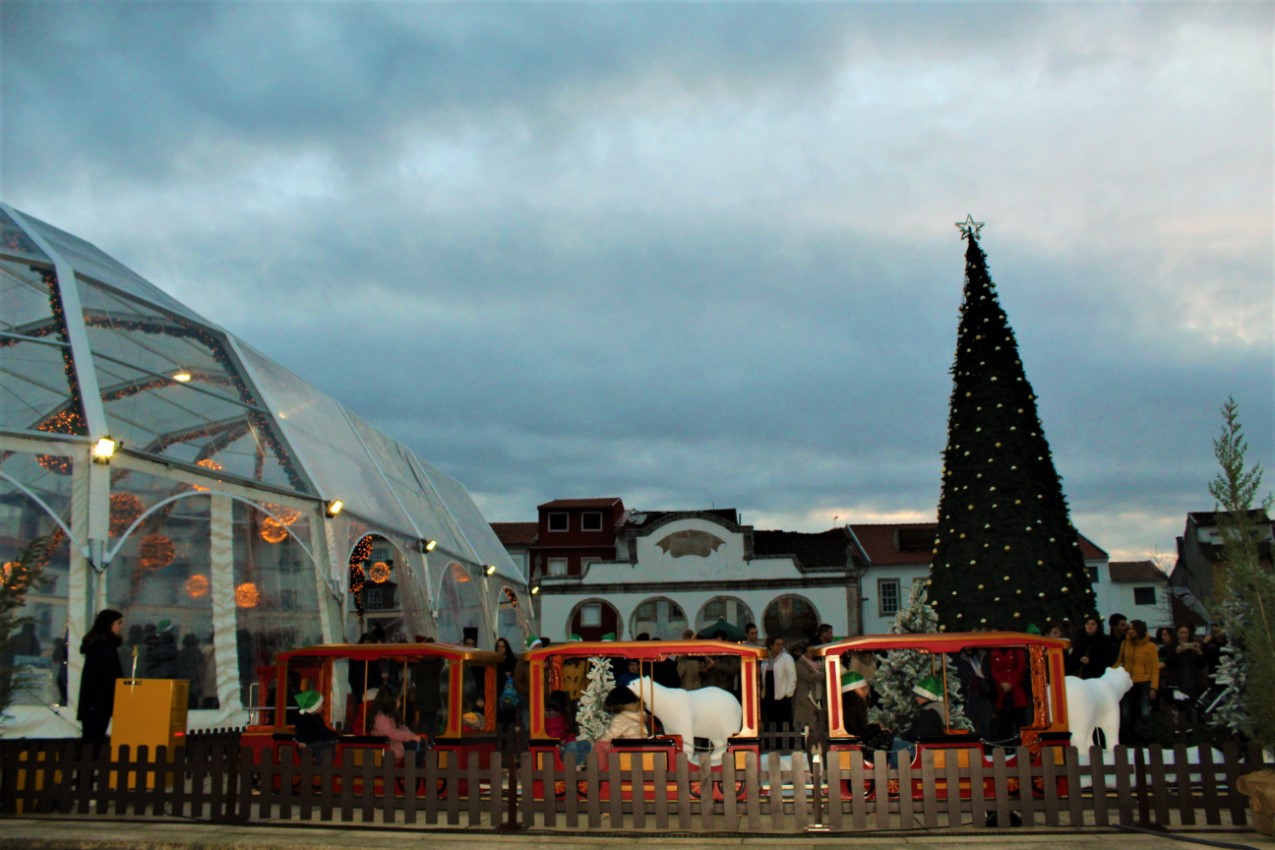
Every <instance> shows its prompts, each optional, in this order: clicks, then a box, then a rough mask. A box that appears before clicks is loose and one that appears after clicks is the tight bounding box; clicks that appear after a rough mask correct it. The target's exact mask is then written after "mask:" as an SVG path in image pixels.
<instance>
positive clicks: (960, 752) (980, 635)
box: [815, 632, 1071, 798]
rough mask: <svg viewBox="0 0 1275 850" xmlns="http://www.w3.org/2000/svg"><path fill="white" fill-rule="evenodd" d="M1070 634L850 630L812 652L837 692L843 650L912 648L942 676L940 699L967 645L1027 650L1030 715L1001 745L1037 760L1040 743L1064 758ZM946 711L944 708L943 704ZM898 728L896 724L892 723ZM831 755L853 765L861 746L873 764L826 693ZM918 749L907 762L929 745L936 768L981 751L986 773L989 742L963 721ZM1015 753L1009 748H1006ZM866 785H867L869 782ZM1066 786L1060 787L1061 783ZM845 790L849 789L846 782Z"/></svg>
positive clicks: (965, 787) (868, 762) (965, 793)
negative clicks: (955, 659)
mask: <svg viewBox="0 0 1275 850" xmlns="http://www.w3.org/2000/svg"><path fill="white" fill-rule="evenodd" d="M1068 646H1069V641H1067V640H1065V639H1062V638H1048V637H1041V636H1039V635H1030V634H1020V633H1017V632H944V633H938V634H898V635H893V634H890V635H863V636H861V637H855V638H848V639H846V640H841V641H836V642H834V643H829V644H824V645H822V646H819V647H816V649H815V654H816V655H818V656H821V657H822V658H823V659H824V672H825V676H826V680H825V681H826V687H827V693H829V694H840V693H841V687H840V683H841V674H842V672H843V669H844V668H843V663H844V661H843V658H844V657H845V656H846V655H847V654H848V653H852V652H867V653H872V654H874V655H879V654H881V653H889V652H898V651H904V650H911V651H914V652H921V653H924V654H925V655H928V656H929V657H930V672H931V674H933V675H937V676H940V677H942V679H943V682H944V688H943V690H944V701H945V702H946V701H947V698H948V697H947V695H948V694H949V693H950V692H951V691H950V688H949V687H948V682H949V681H950V680H954V679H955V676H956V674H955V671H954V669H953V662H952V660H951V658H952V657H954V656H955V655H956V654H957V653H959V652H960V651H961V650H962V649H964V648H967V647H969V648H974V649H987V650H992V649H1005V648H1013V649H1019V650H1022V651H1023V652H1024V653H1025V654H1026V656H1027V665H1028V667H1027V670H1028V673H1027V684H1028V686H1029V690H1030V702H1029V705H1030V709H1031V715H1030V719H1029V720H1028V722H1027V724H1026V725H1024V726H1022V727H1021V728H1020V729H1019V730H1018V735H1017V740H1015V741H1012V742H1002V743H1003V744H1004V745H1006V746H1017V745H1020V744H1021V745H1022V746H1024V747H1027V748H1028V751H1029V754H1030V757H1031V759H1032V763H1033V764H1039V761H1040V754H1041V751H1042V749H1043V748H1046V747H1049V748H1053V750H1054V753H1053V755H1054V760H1055V763H1057V764H1061V763H1062V761H1063V755H1064V753H1063V751H1064V749H1065V748H1066V747H1068V746H1070V743H1071V732H1070V730H1069V728H1068V725H1067V694H1066V690H1065V688H1066V686H1065V685H1064V682H1063V679H1064V672H1063V652H1064V651H1065V650H1066V649H1067V647H1068ZM944 714H945V716H946V715H947V712H946V711H945V712H944ZM895 731H896V732H897V731H899V730H897V729H896V730H895ZM828 739H829V740H828V760H829V763H833V762H834V761H835V763H836V764H838V765H839V766H840V767H841V768H842V769H844V770H846V771H848V770H849V769H850V754H851V753H852V752H854V751H862V752H863V757H864V759H865V764H864V767H865V769H866V770H867V771H868V772H869V775H870V772H871V770H872V753H871V752H868V751H866V750H863V741H861V740H860V739H859V738H856V737H854V736H853V735H852V734H850V733H849V732H847V731H846V729H845V721H844V718H843V717H842V716H841V700H840V699H837V698H832V699H829V700H828ZM916 744H917V746H916V751H915V754H914V756H913V760H912V767H914V768H916V769H917V770H919V769H920V767H921V763H922V762H921V759H922V755H923V754H924V753H925V752H931V753H933V758H934V766H935V768H936V770H939V771H942V770H943V769H944V768H945V767H946V765H947V760H948V759H950V758H954V759H956V760H957V764H958V765H959V766H961V767H965V768H968V767H969V764H970V760H971V759H982V762H983V765H984V766H985V767H987V768H988V772H987V774H986V775H988V776H990V775H991V767H992V760H991V755H992V749H993V748H994V747H993V746H992V745H991V744H989V743H988V742H986V741H984V740H982V739H980V738H979V737H978V736H976V735H974V734H972V733H970V732H967V731H965V730H962V729H950V728H949V729H948V730H946V733H945V734H944V735H943V736H941V737H938V738H931V739H928V740H922V741H918V742H916ZM1010 757H1011V758H1012V757H1013V756H1012V754H1011V756H1010ZM984 785H985V789H984V790H985V792H986V793H987V794H988V795H989V796H990V795H991V794H992V793H993V792H994V787H993V786H992V784H991V780H990V779H989V780H986V781H985V783H984ZM870 787H871V786H870ZM912 790H913V794H914V795H918V796H919V794H920V782H919V780H918V781H916V782H914V783H913V789H912ZM1060 790H1061V791H1064V792H1065V790H1066V789H1065V788H1060ZM845 792H846V793H847V794H849V793H851V789H850V788H849V783H846V788H845ZM938 792H939V795H940V797H943V798H945V797H946V795H947V793H948V789H947V787H946V782H943V781H940V782H939V783H938ZM959 792H960V795H961V797H962V798H968V797H969V794H970V789H969V784H968V781H963V782H962V784H961V788H960V789H959Z"/></svg>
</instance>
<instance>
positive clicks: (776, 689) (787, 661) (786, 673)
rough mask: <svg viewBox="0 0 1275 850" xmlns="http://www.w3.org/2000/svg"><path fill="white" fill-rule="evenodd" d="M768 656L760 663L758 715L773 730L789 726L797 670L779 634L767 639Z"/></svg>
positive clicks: (769, 636)
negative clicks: (760, 684)
mask: <svg viewBox="0 0 1275 850" xmlns="http://www.w3.org/2000/svg"><path fill="white" fill-rule="evenodd" d="M766 649H767V650H768V651H769V652H770V657H769V658H767V659H766V660H765V661H763V662H762V693H761V716H762V720H763V722H765V723H766V724H767V725H770V726H774V727H782V726H783V724H785V723H786V724H789V725H790V726H791V724H792V696H793V694H794V693H795V692H796V690H797V668H796V665H795V664H794V663H793V660H792V656H791V655H789V654H788V651H787V650H786V649H785V648H784V639H783V638H782V637H780V636H779V635H768V636H767V637H766Z"/></svg>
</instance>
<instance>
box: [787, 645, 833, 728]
mask: <svg viewBox="0 0 1275 850" xmlns="http://www.w3.org/2000/svg"><path fill="white" fill-rule="evenodd" d="M793 655H794V656H796V661H795V662H794V664H793V667H794V670H795V672H796V674H797V686H796V688H795V689H794V690H793V696H792V722H793V728H794V729H796V730H797V731H798V732H802V733H803V734H804V735H805V736H806V751H807V752H808V753H814V752H815V751H816V750H817V749H819V748H821V747H822V744H823V741H824V740H825V739H826V738H827V737H828V708H827V702H826V701H825V700H824V693H823V691H824V676H823V661H822V659H820V658H819V657H817V656H816V655H815V644H813V643H805V644H798V645H797V646H794V647H793Z"/></svg>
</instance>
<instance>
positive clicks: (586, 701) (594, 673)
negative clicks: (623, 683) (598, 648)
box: [576, 658, 615, 741]
mask: <svg viewBox="0 0 1275 850" xmlns="http://www.w3.org/2000/svg"><path fill="white" fill-rule="evenodd" d="M614 689H615V676H614V674H612V672H611V660H610V659H609V658H590V659H589V684H588V685H586V686H585V688H584V693H582V694H580V706H579V708H577V709H576V725H577V726H578V727H579V729H580V737H581V738H585V739H587V740H589V741H596V740H598V739H599V738H601V737H602V736H603V735H605V734H606V731H607V729H608V728H610V726H611V712H609V711H607V709H606V699H607V694H609V693H611V691H613V690H614Z"/></svg>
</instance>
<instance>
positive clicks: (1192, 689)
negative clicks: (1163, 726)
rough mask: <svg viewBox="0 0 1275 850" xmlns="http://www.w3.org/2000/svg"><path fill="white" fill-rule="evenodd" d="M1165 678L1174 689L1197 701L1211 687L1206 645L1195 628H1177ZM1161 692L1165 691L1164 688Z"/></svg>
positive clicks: (1183, 626) (1188, 626) (1166, 666)
mask: <svg viewBox="0 0 1275 850" xmlns="http://www.w3.org/2000/svg"><path fill="white" fill-rule="evenodd" d="M1164 673H1165V676H1166V678H1167V680H1168V682H1169V683H1171V685H1172V687H1175V688H1177V689H1178V690H1180V691H1181V692H1182V693H1183V694H1185V695H1186V696H1188V697H1190V698H1191V699H1193V700H1194V699H1195V698H1196V697H1198V696H1199V695H1200V694H1202V693H1204V690H1205V688H1207V687H1208V686H1209V675H1208V668H1207V666H1206V665H1205V661H1204V645H1203V644H1202V643H1201V642H1200V641H1199V640H1198V639H1197V638H1196V635H1195V627H1194V626H1192V625H1190V624H1186V623H1184V624H1183V625H1181V626H1178V628H1177V640H1175V641H1174V644H1173V652H1172V653H1171V654H1170V655H1169V657H1168V659H1167V660H1166V662H1165V668H1164ZM1161 690H1165V688H1164V687H1163V686H1162V687H1161Z"/></svg>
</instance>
